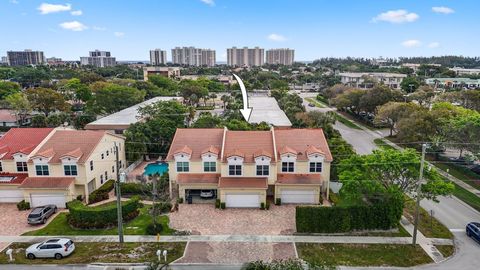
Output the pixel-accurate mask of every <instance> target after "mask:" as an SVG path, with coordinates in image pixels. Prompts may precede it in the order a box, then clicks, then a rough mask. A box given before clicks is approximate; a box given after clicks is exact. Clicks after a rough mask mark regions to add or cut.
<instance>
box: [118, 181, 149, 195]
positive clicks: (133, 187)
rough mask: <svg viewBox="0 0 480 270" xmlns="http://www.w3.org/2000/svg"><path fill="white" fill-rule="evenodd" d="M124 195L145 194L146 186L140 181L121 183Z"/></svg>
mask: <svg viewBox="0 0 480 270" xmlns="http://www.w3.org/2000/svg"><path fill="white" fill-rule="evenodd" d="M120 191H121V192H122V195H143V194H145V186H144V185H142V184H140V183H122V184H120Z"/></svg>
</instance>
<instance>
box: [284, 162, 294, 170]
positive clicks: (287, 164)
mask: <svg viewBox="0 0 480 270" xmlns="http://www.w3.org/2000/svg"><path fill="white" fill-rule="evenodd" d="M294 168H295V163H294V162H282V172H294V170H295V169H294Z"/></svg>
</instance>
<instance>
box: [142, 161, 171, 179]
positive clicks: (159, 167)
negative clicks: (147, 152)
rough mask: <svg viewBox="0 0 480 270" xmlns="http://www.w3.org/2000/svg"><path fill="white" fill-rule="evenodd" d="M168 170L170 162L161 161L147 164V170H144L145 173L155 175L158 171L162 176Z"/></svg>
mask: <svg viewBox="0 0 480 270" xmlns="http://www.w3.org/2000/svg"><path fill="white" fill-rule="evenodd" d="M166 172H168V164H167V163H165V162H159V163H150V164H148V165H147V166H145V171H144V172H143V174H144V175H154V174H156V173H158V174H159V175H160V176H162V175H163V174H164V173H166Z"/></svg>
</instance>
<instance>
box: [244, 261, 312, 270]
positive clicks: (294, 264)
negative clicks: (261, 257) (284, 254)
mask: <svg viewBox="0 0 480 270" xmlns="http://www.w3.org/2000/svg"><path fill="white" fill-rule="evenodd" d="M277 269H278V270H280V269H282V270H303V269H304V268H303V266H302V262H301V261H300V260H294V259H289V260H280V261H277V260H274V261H271V262H263V261H255V262H249V263H246V264H244V265H243V266H242V270H277ZM312 269H314V268H312ZM315 269H316V268H315Z"/></svg>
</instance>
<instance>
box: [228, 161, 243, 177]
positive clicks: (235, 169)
mask: <svg viewBox="0 0 480 270" xmlns="http://www.w3.org/2000/svg"><path fill="white" fill-rule="evenodd" d="M230 166H235V168H234V169H233V171H234V174H231V173H230ZM237 166H239V167H240V174H236V173H237ZM242 175H243V165H241V164H228V176H234V177H238V176H242Z"/></svg>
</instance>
